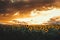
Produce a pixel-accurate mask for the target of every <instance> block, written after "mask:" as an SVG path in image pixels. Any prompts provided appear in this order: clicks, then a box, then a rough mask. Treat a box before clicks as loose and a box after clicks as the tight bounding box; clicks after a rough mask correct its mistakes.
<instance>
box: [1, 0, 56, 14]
mask: <svg viewBox="0 0 60 40" xmlns="http://www.w3.org/2000/svg"><path fill="white" fill-rule="evenodd" d="M54 2H55V0H0V14H5V13H11V12H12V13H14V12H15V11H18V10H20V11H23V10H29V9H31V10H32V9H34V8H37V7H41V6H46V5H47V6H51V5H52V4H53V3H54Z"/></svg>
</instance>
